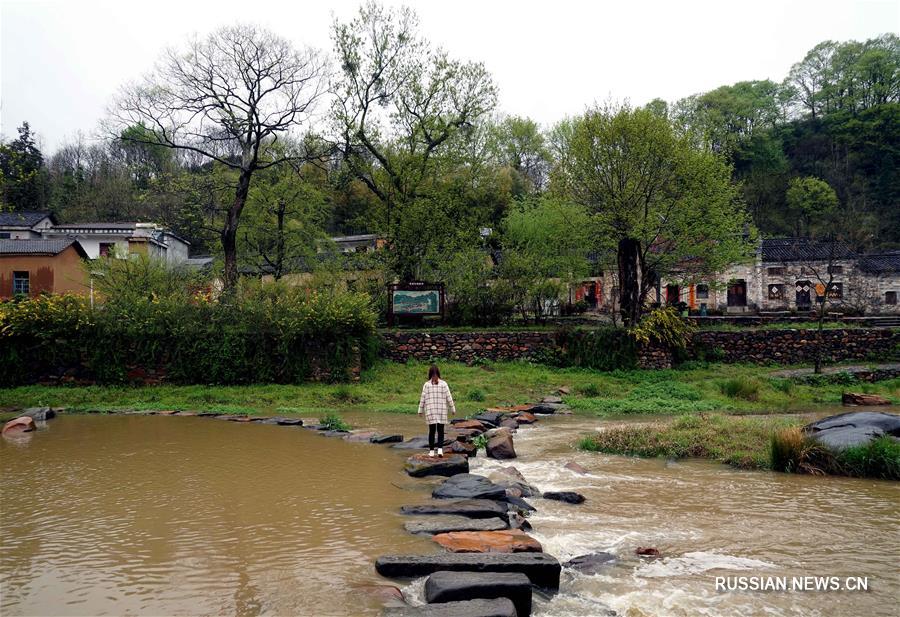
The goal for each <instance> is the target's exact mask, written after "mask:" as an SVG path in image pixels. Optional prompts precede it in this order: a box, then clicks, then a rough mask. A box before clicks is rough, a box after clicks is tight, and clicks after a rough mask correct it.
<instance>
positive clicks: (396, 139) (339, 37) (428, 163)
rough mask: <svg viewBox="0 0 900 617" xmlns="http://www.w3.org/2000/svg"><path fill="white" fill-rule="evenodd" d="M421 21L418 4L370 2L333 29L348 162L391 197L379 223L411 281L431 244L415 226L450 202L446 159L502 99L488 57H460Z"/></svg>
mask: <svg viewBox="0 0 900 617" xmlns="http://www.w3.org/2000/svg"><path fill="white" fill-rule="evenodd" d="M417 28H418V20H417V18H416V15H415V13H414V12H413V11H411V10H410V9H408V8H405V7H404V8H399V9H385V8H384V7H382V6H381V5H379V4H376V3H374V2H369V3H367V4H365V5H364V6H363V7H362V8H361V9H360V11H359V14H358V15H357V16H356V18H354V19H353V20H351V21H350V22H347V23H341V22H335V24H334V27H333V30H332V36H333V39H334V46H335V52H336V56H337V60H338V66H339V69H340V71H339V74H338V76H337V79H336V81H335V83H334V84H333V89H334V90H335V91H336V92H337V98H336V101H335V105H334V108H333V120H334V125H335V127H336V130H337V133H338V136H339V142H340V148H341V151H342V155H343V158H344V162H345V163H346V164H347V166H348V168H349V169H350V170H351V171H352V172H353V174H354V175H355V176H356V177H357V178H359V179H360V180H361V181H362V182H363V183H364V184H365V185H366V186H367V187H368V188H369V190H370V191H371V192H372V193H373V194H374V195H375V196H376V197H377V199H378V200H379V202H380V203H381V205H382V207H383V211H382V215H381V216H380V217H379V219H380V220H378V221H377V223H376V225H377V227H378V228H379V229H380V230H381V231H382V232H383V233H384V234H385V235H386V236H387V240H388V242H389V243H390V245H391V249H392V250H391V251H390V253H391V254H392V255H393V263H392V264H391V268H392V270H393V271H394V272H395V274H396V275H397V276H398V277H399V278H401V279H404V280H408V279H411V278H415V277H416V272H417V270H420V269H421V263H420V262H419V261H418V260H417V256H420V255H421V254H422V252H421V250H420V244H421V243H420V242H419V241H418V239H417V238H416V237H414V234H413V235H410V233H408V232H409V231H413V230H414V228H415V226H416V225H421V226H426V225H430V224H431V221H429V220H428V219H429V218H431V217H430V214H431V213H433V212H434V209H435V206H440V203H441V199H440V198H439V197H438V193H440V191H441V190H442V188H443V182H442V180H443V176H445V175H447V173H448V169H447V167H446V163H447V161H445V160H442V158H443V157H445V156H449V155H452V154H456V153H455V152H454V148H455V147H456V148H458V144H457V143H456V142H458V141H465V140H466V139H468V137H469V136H470V135H471V133H472V132H473V130H474V129H475V125H476V124H477V123H478V122H479V120H480V119H481V118H482V117H483V116H485V114H487V113H488V112H490V110H491V109H493V107H494V105H495V104H496V89H495V87H494V84H493V82H492V80H491V77H490V75H489V74H488V72H487V70H486V69H485V68H484V66H483V65H482V64H480V63H474V62H460V61H458V60H454V59H452V58H450V57H449V56H448V55H447V53H446V52H444V51H443V50H441V49H435V48H433V47H432V46H431V45H430V44H429V43H428V41H426V40H425V39H423V38H422V37H421V35H420V34H419V33H418V32H417ZM454 171H455V170H453V169H451V170H449V172H450V173H453V172H454ZM427 206H430V207H427ZM438 218H442V217H438ZM450 223H451V225H452V224H453V222H452V221H451V222H450ZM409 225H412V226H413V228H412V229H408V228H407V226H409ZM473 231H474V230H473ZM408 240H412V241H413V245H412V246H410V247H407V246H404V244H405V243H406V242H407V241H408Z"/></svg>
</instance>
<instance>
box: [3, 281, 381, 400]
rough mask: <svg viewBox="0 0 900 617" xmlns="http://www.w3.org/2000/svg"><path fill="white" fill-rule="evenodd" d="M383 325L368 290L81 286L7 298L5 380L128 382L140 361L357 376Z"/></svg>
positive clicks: (183, 367) (227, 376)
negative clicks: (95, 292) (100, 296)
mask: <svg viewBox="0 0 900 617" xmlns="http://www.w3.org/2000/svg"><path fill="white" fill-rule="evenodd" d="M374 332H375V315H374V313H373V311H372V310H371V307H370V306H369V300H368V297H367V296H365V295H363V294H352V293H337V294H317V293H302V292H299V291H298V292H293V293H284V292H283V291H282V292H265V291H260V290H257V291H256V292H255V293H252V294H248V295H244V296H241V297H233V298H230V299H229V300H228V301H221V302H217V301H211V300H209V299H207V298H205V297H203V296H198V297H195V298H190V299H187V300H186V299H183V298H177V299H163V300H160V299H157V298H151V299H142V300H128V301H111V302H106V303H105V304H103V305H100V306H98V307H97V308H96V309H91V307H90V305H89V303H88V301H87V299H85V298H83V297H81V296H76V295H55V296H52V295H48V296H38V297H36V298H33V299H27V300H22V301H18V302H6V303H2V304H0V385H3V386H13V385H19V384H23V383H32V382H34V381H38V380H40V379H45V378H48V377H50V378H53V377H60V376H62V375H69V376H73V377H74V378H75V379H78V380H86V381H96V382H98V383H124V382H127V381H129V380H130V376H133V375H134V372H135V370H137V371H138V372H140V371H142V370H149V371H156V372H160V373H162V374H164V375H165V379H166V380H167V381H170V382H174V383H185V384H205V383H210V384H246V383H261V382H266V383H299V382H302V381H306V380H308V379H310V378H313V377H317V378H318V377H321V376H322V375H324V376H326V378H328V379H331V380H342V379H346V378H348V377H349V376H351V374H352V371H353V369H354V368H355V367H356V365H358V364H359V360H360V357H362V358H363V360H365V359H366V358H369V357H371V353H368V352H367V350H368V349H369V348H370V347H371V340H372V339H373V338H374Z"/></svg>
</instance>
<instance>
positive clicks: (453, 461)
mask: <svg viewBox="0 0 900 617" xmlns="http://www.w3.org/2000/svg"><path fill="white" fill-rule="evenodd" d="M403 469H404V470H405V471H406V473H408V474H409V475H411V476H412V477H413V478H424V477H425V476H445V477H450V476H455V475H456V474H460V473H469V459H468V457H466V455H464V454H444V455H443V456H428V455H427V454H413V455H412V456H410V457H409V458H408V459H406V463H405V464H404V465H403Z"/></svg>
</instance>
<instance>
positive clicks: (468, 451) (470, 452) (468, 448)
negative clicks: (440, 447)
mask: <svg viewBox="0 0 900 617" xmlns="http://www.w3.org/2000/svg"><path fill="white" fill-rule="evenodd" d="M447 449H448V450H450V452H455V453H456V454H464V455H465V456H476V455H477V454H478V448H476V447H475V444H474V443H468V442H464V441H454V442H453V443H451V444H450V445H449V446H447Z"/></svg>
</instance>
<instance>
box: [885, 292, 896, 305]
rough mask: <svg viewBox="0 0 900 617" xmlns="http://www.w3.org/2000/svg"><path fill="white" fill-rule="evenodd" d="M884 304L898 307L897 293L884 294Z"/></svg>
mask: <svg viewBox="0 0 900 617" xmlns="http://www.w3.org/2000/svg"><path fill="white" fill-rule="evenodd" d="M884 303H885V304H890V305H891V306H896V305H897V292H896V291H886V292H884Z"/></svg>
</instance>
